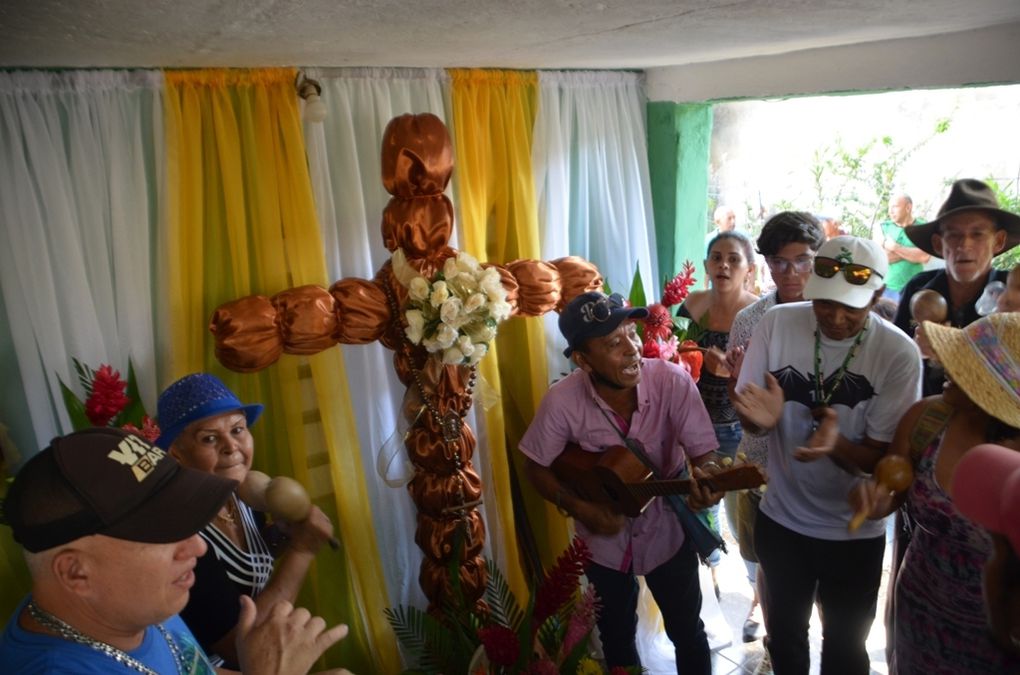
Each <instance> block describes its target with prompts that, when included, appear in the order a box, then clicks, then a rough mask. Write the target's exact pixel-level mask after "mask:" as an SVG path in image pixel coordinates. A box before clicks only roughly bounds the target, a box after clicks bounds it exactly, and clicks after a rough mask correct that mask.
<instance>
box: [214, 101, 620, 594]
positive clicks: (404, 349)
mask: <svg viewBox="0 0 1020 675" xmlns="http://www.w3.org/2000/svg"><path fill="white" fill-rule="evenodd" d="M382 172H383V176H382V180H383V185H384V186H385V187H386V190H387V192H389V193H390V194H391V195H393V198H392V199H390V202H389V204H387V206H386V209H385V211H384V212H383V216H382V238H383V243H384V244H385V246H386V248H387V250H389V251H391V252H392V251H395V250H396V249H397V248H398V247H399V248H402V249H403V250H404V254H405V256H406V257H407V260H408V263H409V264H410V265H411V266H412V267H414V268H415V269H416V270H418V271H419V272H420V273H421V274H422V275H423V276H426V277H428V278H432V277H433V276H434V275H435V273H436V272H437V271H438V270H439V269H440V268H441V267H442V265H443V261H445V260H446V259H447V258H449V257H451V256H454V255H456V254H457V251H456V250H454V249H452V248H450V247H449V245H448V244H449V239H450V235H451V233H452V232H453V205H452V204H451V203H450V200H449V199H448V198H447V197H446V196H445V195H444V194H443V191H444V190H445V189H446V186H447V183H449V181H450V176H451V174H452V173H453V148H452V145H451V143H450V136H449V133H448V132H447V130H446V127H445V125H444V124H443V123H442V121H441V120H440V119H439V118H438V117H436V116H435V115H430V114H422V115H410V114H408V115H401V116H400V117H397V118H394V119H393V120H391V121H390V123H389V124H388V125H387V127H386V131H385V132H384V134H383V141H382ZM484 266H485V267H496V268H497V269H498V270H499V273H500V278H501V279H502V282H503V286H504V288H506V290H507V302H509V303H510V306H511V307H512V308H513V310H512V313H511V316H539V315H541V314H544V313H546V312H549V311H552V310H557V311H558V310H560V309H562V308H563V306H564V305H565V304H566V303H567V302H569V301H570V299H571V298H573V297H575V296H577V295H579V294H581V293H584V292H587V291H591V290H598V289H600V288H602V276H601V275H600V274H599V271H598V269H597V268H596V267H595V266H594V265H592V264H591V263H589V262H587V261H586V260H584V259H582V258H577V257H573V256H571V257H566V258H559V259H558V260H553V261H551V262H544V261H541V260H515V261H512V262H509V263H506V264H505V265H493V264H491V263H486V264H485V265H484ZM406 296H407V291H406V289H404V287H403V286H401V285H400V283H399V282H398V281H397V280H396V279H395V278H394V276H393V272H392V268H391V264H390V262H389V261H387V262H386V263H385V264H384V265H383V266H382V268H381V269H380V270H379V271H378V272H377V273H376V276H375V279H372V280H370V281H369V280H364V279H342V280H340V281H337V282H336V283H334V284H333V286H332V287H330V289H329V290H328V291H326V290H325V289H322V288H319V287H318V286H302V287H299V288H292V289H289V290H286V291H283V292H281V293H278V294H276V295H274V296H273V297H272V298H266V297H264V296H249V297H246V298H241V299H239V300H235V301H233V302H228V303H226V304H224V305H221V306H220V307H219V308H217V309H216V312H215V313H214V314H213V317H212V320H211V323H210V326H209V329H210V330H211V331H212V332H213V334H214V335H215V336H216V358H217V359H219V361H220V362H221V363H222V364H223V365H224V366H226V367H227V368H230V369H231V370H236V371H241V372H251V371H256V370H260V369H262V368H265V367H266V366H269V365H270V364H272V363H274V362H275V361H276V360H277V359H278V358H279V357H280V354H282V353H287V354H314V353H316V352H319V351H322V350H323V349H328V348H329V347H331V346H332V345H334V344H337V343H344V344H365V343H368V342H373V341H375V340H379V341H380V342H382V344H383V345H385V346H386V347H387V348H389V349H392V350H394V355H393V364H394V368H395V369H396V372H397V376H398V377H399V378H400V381H401V382H403V383H404V386H406V387H408V395H407V396H406V397H405V399H404V407H403V411H402V414H403V415H404V416H405V419H406V420H407V422H408V424H409V431H408V434H407V437H406V440H405V447H406V449H407V453H408V457H409V458H410V460H411V462H412V463H413V464H414V466H415V476H414V478H413V479H412V480H411V482H410V483H409V484H408V492H409V493H410V495H411V498H412V500H413V501H414V504H415V506H416V507H417V510H418V523H417V530H416V532H415V542H416V543H417V544H418V547H419V548H421V550H422V552H423V553H424V559H423V560H422V564H421V569H420V572H419V576H418V580H419V583H420V584H421V587H422V590H424V592H425V595H426V597H428V599H429V602H430V609H433V610H434V609H436V608H437V607H438V605H439V603H440V602H441V600H442V598H443V596H444V595H448V594H449V593H450V592H451V584H450V578H449V569H450V565H449V563H450V560H451V559H452V558H453V557H454V555H455V554H456V552H457V550H458V549H457V542H458V538H459V541H460V542H462V543H461V545H460V548H459V551H460V553H459V556H458V577H459V580H460V587H461V589H462V592H463V593H464V597H465V599H467V600H468V601H469V602H480V601H481V600H480V598H481V596H482V594H483V593H484V591H485V584H486V572H485V562H484V560H483V558H482V555H481V553H482V545H483V543H484V540H485V527H484V524H483V521H482V519H481V516H480V514H479V513H478V510H477V505H478V504H479V503H480V500H481V496H482V482H481V479H480V478H479V476H478V474H477V473H476V472H475V470H474V467H473V466H472V464H471V458H472V456H473V455H474V450H475V435H474V432H473V431H472V430H471V428H470V427H469V426H468V425H467V424H465V423H464V421H463V416H464V415H465V414H467V411H468V409H469V408H470V407H471V394H472V385H473V383H474V371H473V369H471V368H469V367H467V366H444V365H442V363H441V362H440V361H439V360H438V359H435V358H432V357H431V356H430V355H429V354H428V353H427V352H426V351H425V349H424V348H423V347H420V346H415V345H412V344H410V342H408V341H407V340H406V339H405V337H404V327H405V326H406V323H405V321H404V318H403V314H402V312H400V311H399V308H400V307H401V306H402V305H403V303H404V300H405V298H406ZM394 308H396V310H397V311H394Z"/></svg>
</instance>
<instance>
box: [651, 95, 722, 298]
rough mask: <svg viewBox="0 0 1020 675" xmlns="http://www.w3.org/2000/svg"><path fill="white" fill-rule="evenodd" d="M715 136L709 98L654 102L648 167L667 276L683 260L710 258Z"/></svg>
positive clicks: (659, 248) (661, 261)
mask: <svg viewBox="0 0 1020 675" xmlns="http://www.w3.org/2000/svg"><path fill="white" fill-rule="evenodd" d="M711 140H712V105H711V104H710V103H685V104H678V103H673V102H670V101H654V102H649V104H648V167H649V174H650V178H651V183H652V212H653V214H654V218H655V236H656V249H657V252H658V257H659V269H660V270H661V271H662V274H663V275H664V276H672V275H674V274H676V273H677V272H678V271H679V270H680V264H681V263H682V262H683V261H684V260H691V261H692V262H694V263H695V264H697V265H698V266H699V267H700V263H701V261H702V260H703V259H704V257H705V251H704V250H703V249H704V244H705V232H706V228H707V222H706V220H707V217H706V213H707V210H708V167H709V150H710V143H711ZM660 281H661V280H660Z"/></svg>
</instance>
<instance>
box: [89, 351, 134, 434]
mask: <svg viewBox="0 0 1020 675" xmlns="http://www.w3.org/2000/svg"><path fill="white" fill-rule="evenodd" d="M126 389H127V382H125V381H124V380H122V379H120V373H119V372H117V371H116V370H114V369H113V368H112V367H110V366H109V365H105V364H104V365H102V366H100V368H99V370H97V371H96V376H95V377H94V378H93V379H92V391H91V392H89V397H88V399H86V401H85V414H86V415H87V416H88V418H89V421H90V422H92V424H94V425H95V426H97V427H105V426H106V425H107V424H109V423H110V420H112V419H113V418H114V417H116V416H117V414H118V413H119V412H120V411H121V410H123V409H124V407H125V406H126V405H127V404H128V397H127V396H126V395H125V394H124V391H125V390H126Z"/></svg>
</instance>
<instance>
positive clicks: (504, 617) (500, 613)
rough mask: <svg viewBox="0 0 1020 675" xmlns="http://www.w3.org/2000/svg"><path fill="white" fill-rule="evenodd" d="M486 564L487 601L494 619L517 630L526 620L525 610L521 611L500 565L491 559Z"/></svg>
mask: <svg viewBox="0 0 1020 675" xmlns="http://www.w3.org/2000/svg"><path fill="white" fill-rule="evenodd" d="M486 566H487V567H488V572H489V583H488V584H487V585H486V587H485V601H486V602H487V603H489V611H490V612H491V615H492V619H493V620H494V621H495V622H496V623H498V624H502V625H504V626H506V627H507V628H509V629H511V630H513V631H515V632H516V631H517V629H518V628H520V627H521V622H522V621H523V620H524V612H522V611H521V606H520V604H518V602H517V598H516V597H515V596H514V594H513V591H511V590H510V584H508V583H507V581H506V577H504V576H503V572H501V571H500V569H499V566H497V565H496V563H494V562H493V561H491V560H487V561H486Z"/></svg>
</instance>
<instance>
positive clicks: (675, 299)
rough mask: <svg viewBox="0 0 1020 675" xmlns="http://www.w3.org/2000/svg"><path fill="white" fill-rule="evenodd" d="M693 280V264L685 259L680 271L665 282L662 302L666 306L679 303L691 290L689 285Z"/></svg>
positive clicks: (692, 283)
mask: <svg viewBox="0 0 1020 675" xmlns="http://www.w3.org/2000/svg"><path fill="white" fill-rule="evenodd" d="M695 281H696V280H695V278H694V265H692V264H691V261H690V260H685V261H684V266H683V269H682V270H680V273H679V274H677V275H676V276H675V277H673V278H672V279H671V280H669V281H668V282H666V288H665V289H663V291H662V304H664V305H665V306H666V307H672V306H673V305H679V304H680V303H681V302H683V301H684V300H686V299H687V294H688V293H690V292H691V286H693V285H694V282H695Z"/></svg>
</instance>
